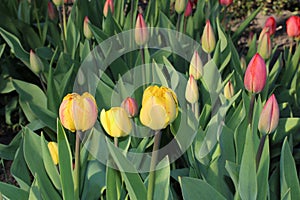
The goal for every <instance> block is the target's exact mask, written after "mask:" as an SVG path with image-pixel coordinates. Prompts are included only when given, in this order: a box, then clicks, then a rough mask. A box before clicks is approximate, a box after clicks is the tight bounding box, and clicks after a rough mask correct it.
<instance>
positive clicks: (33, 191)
mask: <svg viewBox="0 0 300 200" xmlns="http://www.w3.org/2000/svg"><path fill="white" fill-rule="evenodd" d="M28 199H30V200H31V199H32V200H42V194H41V192H40V188H39V184H38V179H34V181H33V182H32V185H31V188H30V192H29V198H28Z"/></svg>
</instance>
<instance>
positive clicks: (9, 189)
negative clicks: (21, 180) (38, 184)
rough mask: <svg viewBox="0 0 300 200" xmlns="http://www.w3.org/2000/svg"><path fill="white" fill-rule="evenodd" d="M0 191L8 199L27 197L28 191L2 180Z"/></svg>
mask: <svg viewBox="0 0 300 200" xmlns="http://www.w3.org/2000/svg"><path fill="white" fill-rule="evenodd" d="M0 191H1V193H2V195H3V196H5V197H7V198H9V199H28V196H29V194H28V192H26V191H24V190H22V189H20V188H17V187H16V186H13V185H10V184H7V183H3V182H0ZM0 198H1V196H0Z"/></svg>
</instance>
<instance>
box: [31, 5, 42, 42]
mask: <svg viewBox="0 0 300 200" xmlns="http://www.w3.org/2000/svg"><path fill="white" fill-rule="evenodd" d="M33 6H34V15H35V19H36V23H37V27H38V31H39V36H40V38H41V39H42V31H41V26H40V20H39V16H38V12H37V7H36V0H34V1H33Z"/></svg>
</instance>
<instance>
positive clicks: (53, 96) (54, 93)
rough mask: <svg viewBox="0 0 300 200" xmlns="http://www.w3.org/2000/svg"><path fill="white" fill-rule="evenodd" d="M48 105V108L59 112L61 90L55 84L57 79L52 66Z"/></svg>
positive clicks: (48, 88) (48, 79) (49, 77)
mask: <svg viewBox="0 0 300 200" xmlns="http://www.w3.org/2000/svg"><path fill="white" fill-rule="evenodd" d="M47 97H48V98H47V105H48V109H49V110H51V111H52V112H53V113H55V114H58V108H59V104H60V102H59V100H60V99H59V98H57V97H59V91H58V90H57V88H56V86H55V79H54V78H53V69H52V67H50V69H49V74H48V78H47Z"/></svg>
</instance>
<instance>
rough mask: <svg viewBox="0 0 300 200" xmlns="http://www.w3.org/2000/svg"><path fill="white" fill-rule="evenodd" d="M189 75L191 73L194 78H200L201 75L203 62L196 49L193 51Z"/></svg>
mask: <svg viewBox="0 0 300 200" xmlns="http://www.w3.org/2000/svg"><path fill="white" fill-rule="evenodd" d="M189 75H193V77H194V79H195V80H198V79H200V78H201V77H202V75H203V64H202V61H201V59H200V56H199V54H198V52H197V51H194V54H193V57H192V60H191V63H190V68H189Z"/></svg>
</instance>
